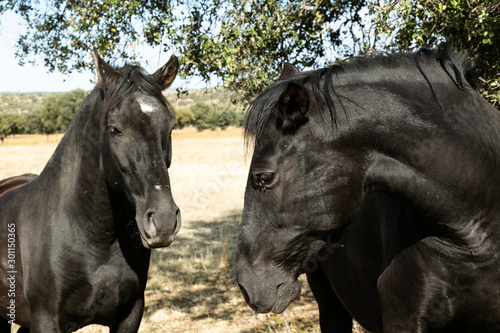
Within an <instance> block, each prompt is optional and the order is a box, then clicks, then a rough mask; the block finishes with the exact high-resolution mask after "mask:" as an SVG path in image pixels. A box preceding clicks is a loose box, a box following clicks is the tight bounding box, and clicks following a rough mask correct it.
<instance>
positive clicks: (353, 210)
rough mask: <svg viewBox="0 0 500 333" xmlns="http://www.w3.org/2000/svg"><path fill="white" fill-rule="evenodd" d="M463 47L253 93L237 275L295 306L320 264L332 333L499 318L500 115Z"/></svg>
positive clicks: (382, 60) (365, 64) (249, 297)
mask: <svg viewBox="0 0 500 333" xmlns="http://www.w3.org/2000/svg"><path fill="white" fill-rule="evenodd" d="M469 70H470V62H469V60H467V58H466V57H465V56H464V55H463V54H460V53H457V52H455V51H453V50H451V49H449V48H445V47H444V48H441V49H439V50H437V51H429V50H421V51H419V52H416V53H412V54H394V55H388V56H374V57H368V58H355V59H350V60H348V61H345V62H342V63H340V64H337V65H334V66H331V67H329V68H325V69H321V70H316V71H311V72H304V73H298V72H297V71H296V70H294V68H293V67H291V66H290V65H287V66H286V67H285V71H284V72H283V74H282V76H281V78H280V80H279V81H278V82H276V83H274V84H273V85H271V86H269V87H268V88H267V89H266V90H265V91H264V92H262V93H261V94H260V95H259V96H258V97H257V98H256V100H255V101H254V102H253V104H252V106H251V108H250V109H249V112H248V114H247V120H246V124H245V130H246V135H247V136H248V138H250V139H254V140H255V148H254V153H253V158H252V162H251V166H250V172H249V177H248V184H247V189H246V193H245V206H244V210H243V217H242V222H241V227H240V235H239V240H238V251H237V263H236V273H237V281H238V283H239V285H240V289H241V291H242V294H243V295H244V297H245V299H246V301H247V303H248V304H249V305H250V307H252V308H253V309H254V310H255V311H257V312H269V311H273V312H275V313H279V312H282V311H284V310H285V309H286V308H287V306H288V305H289V304H290V302H292V301H293V300H294V299H295V298H297V297H298V296H299V293H300V285H299V282H298V281H297V278H298V276H299V275H300V274H303V273H306V274H307V277H308V281H309V283H310V286H311V288H312V290H313V293H314V295H315V297H316V299H317V301H318V303H319V310H320V324H321V328H322V330H323V331H325V332H346V333H347V332H351V331H352V318H354V319H356V320H357V321H358V322H359V323H360V324H361V325H362V326H363V327H365V328H366V329H368V330H370V331H373V332H395V333H400V332H499V331H500V296H499V295H498V292H497V291H496V290H498V289H499V288H500V249H499V247H500V221H499V217H500V204H499V200H498V198H499V197H500V177H499V176H498V175H499V168H500V113H499V112H498V110H496V109H495V108H494V107H493V106H491V105H490V104H489V103H487V102H486V101H485V100H484V99H483V98H482V97H481V96H480V94H479V93H477V92H476V91H475V89H473V87H471V85H470V84H469V82H468V81H467V79H466V76H467V75H468V73H469Z"/></svg>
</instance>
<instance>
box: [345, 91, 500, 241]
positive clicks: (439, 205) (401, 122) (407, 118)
mask: <svg viewBox="0 0 500 333" xmlns="http://www.w3.org/2000/svg"><path fill="white" fill-rule="evenodd" d="M453 88H455V87H453ZM411 89H412V90H413V91H418V89H419V88H418V87H415V86H413V87H411ZM421 89H427V90H428V87H425V86H423V87H421ZM450 89H452V88H450ZM396 91H397V90H396ZM400 91H401V90H400ZM358 93H359V92H358ZM363 93H364V96H365V97H366V98H367V99H368V100H369V101H370V102H369V103H366V104H365V105H362V104H360V103H358V104H356V106H355V107H351V110H349V107H347V108H346V110H347V111H346V112H347V113H346V114H348V115H349V118H350V119H349V125H348V128H349V130H347V131H344V133H342V132H341V133H340V135H339V140H338V141H339V142H340V145H352V143H353V142H354V143H356V144H357V145H358V148H361V149H360V151H362V152H363V153H360V154H363V156H364V161H365V162H364V163H365V167H364V171H363V172H364V175H363V179H364V180H363V186H364V191H365V193H366V194H367V193H370V192H377V191H380V192H384V193H385V194H387V195H389V196H392V197H394V198H396V199H397V200H399V201H400V202H402V203H403V204H407V205H409V206H411V207H413V208H414V209H416V210H417V211H418V212H419V213H420V214H421V215H422V216H423V217H424V218H427V219H428V221H433V222H435V223H437V224H440V225H442V226H445V227H446V228H449V229H450V230H457V232H461V233H467V231H466V230H473V229H478V230H479V229H481V228H482V227H484V228H483V229H484V230H486V229H488V230H490V231H491V230H492V229H495V230H496V229H499V230H498V231H499V233H497V234H500V227H499V226H497V225H498V224H497V223H494V220H495V219H496V216H497V215H498V214H499V213H500V205H498V203H497V202H498V196H499V195H500V178H499V177H498V172H499V170H498V168H499V166H500V130H499V129H500V115H499V113H498V111H497V110H496V109H494V108H493V107H492V106H491V105H489V104H488V103H487V102H485V101H484V100H483V99H482V98H481V97H479V95H477V94H475V93H471V92H470V91H457V89H454V90H452V91H450V92H449V96H450V97H448V98H446V97H444V96H446V91H441V94H440V95H438V97H441V96H443V98H442V100H441V102H440V104H441V106H440V105H438V104H437V103H436V101H435V100H433V99H432V98H431V99H427V101H424V100H422V99H418V96H417V99H416V100H415V99H414V100H411V94H406V95H404V96H401V95H394V94H388V93H387V91H376V90H373V91H371V92H370V91H366V90H364V91H363ZM414 94H416V95H418V93H414ZM367 95H368V96H367ZM384 96H385V97H384ZM408 96H410V97H408ZM384 98H385V100H384ZM344 106H345V105H344ZM442 106H444V108H443V107H442ZM360 107H361V108H362V110H360ZM351 115H352V117H350V116H351Z"/></svg>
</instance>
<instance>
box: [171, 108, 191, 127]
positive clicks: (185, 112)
mask: <svg viewBox="0 0 500 333" xmlns="http://www.w3.org/2000/svg"><path fill="white" fill-rule="evenodd" d="M174 111H175V119H176V121H177V128H184V127H186V126H190V125H193V123H194V121H195V117H194V114H193V113H192V112H191V110H190V109H188V108H179V109H176V110H174Z"/></svg>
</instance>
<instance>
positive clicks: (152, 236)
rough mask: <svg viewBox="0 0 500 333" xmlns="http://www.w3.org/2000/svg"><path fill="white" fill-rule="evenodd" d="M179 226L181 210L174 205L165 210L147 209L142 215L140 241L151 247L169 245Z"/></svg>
mask: <svg viewBox="0 0 500 333" xmlns="http://www.w3.org/2000/svg"><path fill="white" fill-rule="evenodd" d="M180 228H181V211H180V209H179V208H178V207H177V206H175V204H174V207H172V209H169V210H167V211H165V210H162V211H159V210H154V209H148V210H147V211H146V213H145V214H144V216H143V217H142V228H140V227H139V229H142V232H141V241H142V244H143V245H144V247H146V248H149V249H152V248H158V247H166V246H169V245H170V244H171V243H172V242H173V241H174V237H175V235H177V233H178V232H179V230H180Z"/></svg>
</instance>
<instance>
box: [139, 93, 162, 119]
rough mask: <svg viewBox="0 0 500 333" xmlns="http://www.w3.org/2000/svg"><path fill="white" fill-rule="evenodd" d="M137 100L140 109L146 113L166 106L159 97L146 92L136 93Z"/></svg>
mask: <svg viewBox="0 0 500 333" xmlns="http://www.w3.org/2000/svg"><path fill="white" fill-rule="evenodd" d="M135 100H136V101H137V103H138V104H139V108H140V110H141V111H142V112H144V113H146V114H148V113H152V112H155V111H159V110H161V109H162V108H164V107H165V105H164V104H163V103H161V102H160V101H159V100H158V99H157V98H155V97H153V96H151V95H147V94H144V93H138V94H136V96H135Z"/></svg>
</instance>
